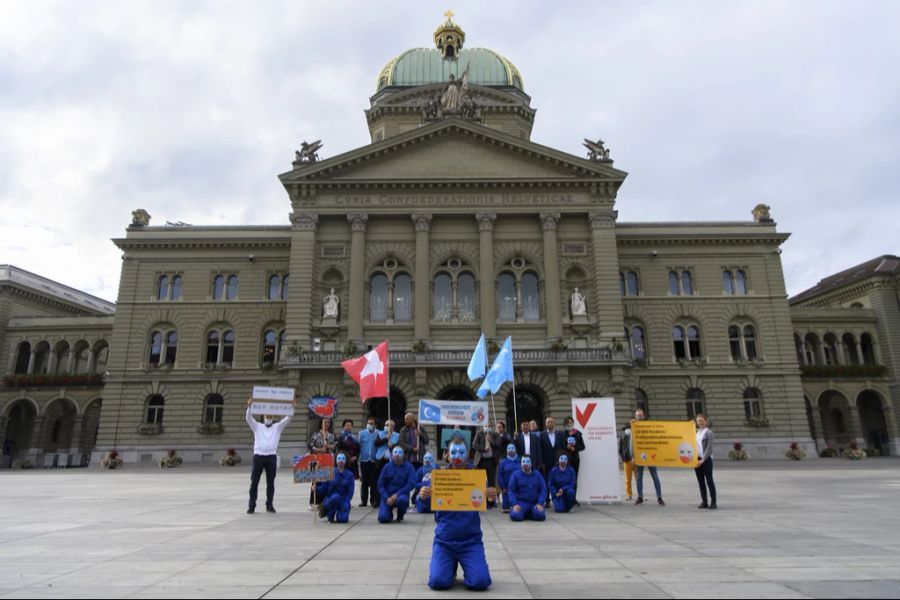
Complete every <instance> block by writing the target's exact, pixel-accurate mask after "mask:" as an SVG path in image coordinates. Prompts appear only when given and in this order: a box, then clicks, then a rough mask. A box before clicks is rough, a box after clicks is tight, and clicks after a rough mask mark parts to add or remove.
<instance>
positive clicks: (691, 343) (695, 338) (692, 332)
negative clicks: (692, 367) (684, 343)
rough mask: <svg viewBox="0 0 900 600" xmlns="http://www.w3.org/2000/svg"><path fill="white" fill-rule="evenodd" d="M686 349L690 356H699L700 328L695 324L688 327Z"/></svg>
mask: <svg viewBox="0 0 900 600" xmlns="http://www.w3.org/2000/svg"><path fill="white" fill-rule="evenodd" d="M688 351H689V352H690V355H691V358H700V356H701V352H700V328H699V327H697V326H696V325H691V326H690V327H688Z"/></svg>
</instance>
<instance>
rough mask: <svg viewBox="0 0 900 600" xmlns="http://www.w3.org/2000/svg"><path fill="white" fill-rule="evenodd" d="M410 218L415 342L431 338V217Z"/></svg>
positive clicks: (427, 215)
mask: <svg viewBox="0 0 900 600" xmlns="http://www.w3.org/2000/svg"><path fill="white" fill-rule="evenodd" d="M411 216H412V220H413V223H414V224H415V228H416V267H415V268H416V283H415V290H414V292H413V293H414V294H415V295H416V296H415V298H416V299H415V303H414V304H413V307H414V310H415V315H414V319H415V336H416V339H417V340H428V339H429V338H430V337H431V302H430V300H431V277H429V274H430V270H431V269H430V267H431V264H430V252H429V241H428V237H429V233H430V232H431V219H432V215H430V214H427V213H415V214H413V215H411Z"/></svg>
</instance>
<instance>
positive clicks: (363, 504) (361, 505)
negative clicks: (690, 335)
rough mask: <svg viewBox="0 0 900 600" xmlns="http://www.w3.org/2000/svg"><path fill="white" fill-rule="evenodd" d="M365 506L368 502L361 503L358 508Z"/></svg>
mask: <svg viewBox="0 0 900 600" xmlns="http://www.w3.org/2000/svg"><path fill="white" fill-rule="evenodd" d="M367 504H368V502H363V503H362V504H360V505H359V507H360V508H365V507H366V505H367Z"/></svg>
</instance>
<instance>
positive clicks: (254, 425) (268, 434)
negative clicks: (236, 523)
mask: <svg viewBox="0 0 900 600" xmlns="http://www.w3.org/2000/svg"><path fill="white" fill-rule="evenodd" d="M252 403H253V398H250V399H249V400H247V425H249V426H250V429H252V430H253V471H252V472H251V473H250V505H249V506H248V507H247V514H248V515H252V514H253V513H254V512H256V494H257V489H258V488H259V478H260V476H261V475H262V472H263V470H265V471H266V512H270V513H273V512H275V506H274V505H273V504H272V501H273V500H274V498H275V467H276V466H277V465H278V458H277V454H278V442H279V440H281V433H282V432H283V431H284V429H285V428H286V427H287V426H288V423H290V422H291V417H289V416H287V417H284V418H283V419H281V420H280V421H278V422H277V423H275V419H274V417H273V416H272V415H263V422H262V423H260V422H259V421H257V420H256V419H254V418H253V416H252V415H251V414H250V405H251V404H252ZM294 406H297V401H296V400H295V401H294Z"/></svg>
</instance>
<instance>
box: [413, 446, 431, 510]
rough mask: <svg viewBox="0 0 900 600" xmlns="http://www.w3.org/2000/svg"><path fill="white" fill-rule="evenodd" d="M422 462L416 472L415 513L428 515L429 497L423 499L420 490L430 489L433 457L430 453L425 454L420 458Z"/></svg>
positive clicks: (429, 508)
mask: <svg viewBox="0 0 900 600" xmlns="http://www.w3.org/2000/svg"><path fill="white" fill-rule="evenodd" d="M422 460H423V461H425V462H424V464H423V465H422V466H421V467H419V470H418V471H416V492H417V493H416V512H418V513H430V512H431V497H430V496H429V497H427V498H426V497H423V496H422V488H423V487H427V488H430V487H431V471H432V470H433V469H434V455H433V454H432V453H431V452H426V453H425V456H424V457H422Z"/></svg>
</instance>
